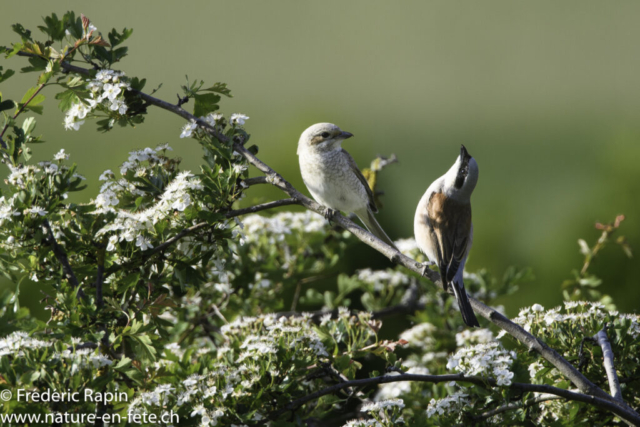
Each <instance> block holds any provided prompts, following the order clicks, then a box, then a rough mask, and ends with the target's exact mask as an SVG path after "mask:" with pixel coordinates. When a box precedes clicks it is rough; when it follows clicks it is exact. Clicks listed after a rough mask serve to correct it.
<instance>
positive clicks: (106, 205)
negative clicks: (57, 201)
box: [95, 171, 203, 251]
mask: <svg viewBox="0 0 640 427" xmlns="http://www.w3.org/2000/svg"><path fill="white" fill-rule="evenodd" d="M115 185H120V184H118V183H116V184H115ZM103 189H104V190H105V191H103V192H101V195H100V196H99V197H98V199H96V202H95V203H96V206H98V207H99V212H101V213H104V212H108V211H111V212H113V211H115V212H116V214H117V217H116V219H115V220H114V221H113V222H111V223H109V224H108V225H106V226H105V227H103V228H102V229H100V230H99V231H98V233H97V235H96V237H100V236H102V235H109V245H108V247H107V250H109V251H113V250H115V249H116V245H117V244H118V243H119V242H122V241H127V242H132V241H134V240H135V242H136V246H138V247H139V248H140V250H143V251H144V250H146V249H149V248H151V247H152V245H151V240H150V237H148V236H149V235H153V234H154V232H155V228H154V225H155V224H157V223H158V222H159V221H162V220H172V219H173V212H175V211H184V210H185V209H186V208H187V207H188V206H190V205H191V204H192V203H193V201H192V200H193V199H192V197H191V195H190V193H191V192H192V191H196V190H202V189H203V186H202V184H201V182H200V180H199V179H198V178H195V177H194V175H193V174H192V173H190V172H188V171H186V172H181V173H179V174H178V175H177V176H176V177H175V178H174V179H173V181H171V183H169V185H168V186H167V187H166V188H165V191H164V193H163V194H162V196H161V197H160V200H159V201H158V202H157V203H155V204H153V205H152V206H151V207H149V208H148V209H147V210H144V211H142V212H135V213H133V212H130V211H128V210H123V209H121V210H117V211H116V210H115V209H114V208H112V207H111V206H113V205H116V204H117V203H118V199H117V198H116V197H115V192H114V191H113V186H108V185H105V186H103Z"/></svg>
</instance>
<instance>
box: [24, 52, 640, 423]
mask: <svg viewBox="0 0 640 427" xmlns="http://www.w3.org/2000/svg"><path fill="white" fill-rule="evenodd" d="M18 54H19V55H21V56H33V55H31V54H28V53H25V52H20V53H18ZM61 66H62V68H63V69H64V70H65V71H67V72H75V73H79V74H82V75H90V74H91V71H90V70H87V69H85V68H81V67H77V66H74V65H71V64H69V63H68V62H64V61H63V62H62V63H61ZM133 92H134V93H136V94H138V96H140V98H141V99H142V100H144V101H146V102H147V103H148V104H151V105H155V106H157V107H160V108H162V109H164V110H167V111H170V112H172V113H174V114H177V115H178V116H180V117H182V118H184V119H185V120H190V121H193V122H195V123H196V124H197V125H198V126H200V127H201V128H203V129H206V130H207V132H209V134H211V135H212V136H214V137H215V138H216V139H217V140H218V141H220V142H222V143H226V144H230V143H232V144H233V149H234V150H235V151H237V152H238V153H240V154H241V155H242V156H243V157H244V158H245V159H246V160H247V161H248V162H249V163H250V164H251V165H253V166H254V167H255V168H257V169H258V170H259V171H260V172H262V173H263V174H265V175H266V181H267V182H269V183H271V184H272V185H274V186H275V187H277V188H279V189H281V190H282V191H284V192H285V193H286V194H287V195H289V197H290V198H292V199H295V200H296V201H297V203H298V204H300V205H302V206H304V207H305V208H307V209H309V210H311V211H314V212H316V213H318V214H321V215H323V213H324V212H325V211H326V209H325V207H324V206H322V205H320V204H319V203H316V202H315V201H313V200H311V199H310V198H308V197H307V196H305V195H304V194H302V193H300V192H299V191H298V190H296V189H295V188H294V187H293V186H292V185H291V184H290V183H289V182H288V181H286V180H285V179H284V178H283V177H282V176H281V175H280V174H278V173H277V172H276V171H274V170H273V169H271V168H270V167H269V166H268V165H266V164H265V163H264V162H262V161H261V160H260V159H258V158H257V157H256V156H255V155H254V154H253V153H251V152H250V151H249V150H247V149H246V148H244V146H243V144H242V141H230V140H229V138H227V137H226V136H225V135H223V134H221V133H220V132H219V131H218V130H216V129H215V128H214V127H212V126H211V125H209V124H208V123H206V122H205V121H204V120H202V119H200V118H198V117H195V116H194V115H192V114H190V113H189V112H187V111H186V110H184V109H183V108H181V107H180V106H177V105H174V104H171V103H169V102H166V101H163V100H161V99H158V98H155V97H153V96H151V95H148V94H146V93H144V92H140V91H133ZM333 220H334V221H335V222H336V223H337V224H339V225H340V226H342V227H343V228H344V229H346V230H348V231H350V232H351V233H352V234H354V235H355V236H356V237H357V238H358V239H360V240H361V241H362V242H364V243H366V244H367V245H369V246H371V247H372V248H374V249H376V250H377V251H378V252H380V253H381V254H382V255H384V256H386V257H387V258H389V259H390V260H391V261H392V262H395V263H397V264H399V265H402V266H404V267H406V268H408V269H409V270H411V271H413V272H415V273H418V274H421V273H422V272H423V265H422V264H420V263H419V262H417V261H415V260H413V259H411V258H409V257H407V256H406V255H404V254H402V253H401V252H399V251H398V250H397V249H396V248H393V247H391V246H389V245H387V244H386V243H384V242H383V241H381V240H380V239H378V238H377V237H375V236H374V235H373V234H371V233H369V232H368V231H366V230H364V229H363V228H361V227H359V226H358V225H356V224H355V223H354V222H353V221H351V220H350V219H348V218H346V217H345V216H343V215H341V214H336V215H335V216H334V217H333ZM198 226H201V227H200V228H203V227H205V226H206V225H201V224H198V225H196V226H194V227H198ZM191 228H193V227H191ZM180 234H182V233H180ZM186 234H188V232H187V233H186ZM186 234H184V235H186ZM184 235H182V236H180V237H183V236H184ZM176 237H177V236H176ZM170 240H173V241H172V242H171V243H169V245H170V244H172V243H175V241H177V240H178V239H175V238H174V239H170ZM168 242H169V241H167V242H165V243H168ZM67 264H68V263H67ZM424 275H425V276H426V277H427V278H428V279H429V280H430V281H431V282H433V283H434V284H435V285H437V286H439V287H441V288H443V285H442V281H441V280H440V275H439V274H438V273H437V272H435V271H433V270H430V269H426V271H424ZM76 283H77V280H76ZM443 290H445V292H446V291H447V290H446V289H444V288H443ZM80 291H81V290H80ZM469 299H470V301H471V305H472V306H473V309H474V311H475V312H476V313H477V314H480V315H481V316H482V317H484V318H485V319H487V320H489V321H490V322H491V323H493V324H494V325H496V326H498V327H499V328H501V329H503V330H504V331H506V332H507V333H508V334H510V335H511V336H513V337H514V338H516V339H517V340H518V341H520V342H521V343H522V344H524V345H525V346H526V347H527V348H528V349H529V350H531V351H536V352H537V353H539V354H540V355H541V356H542V357H543V358H545V359H546V360H547V361H549V362H550V363H551V364H552V365H553V366H554V367H556V368H557V369H558V370H559V371H560V372H561V373H562V374H563V375H565V376H566V377H567V378H568V379H569V380H570V381H571V382H573V383H574V384H575V385H576V386H577V387H578V389H579V390H580V391H581V392H582V393H584V394H580V393H574V392H569V391H567V390H563V389H557V393H558V395H560V394H559V393H563V397H566V398H568V399H572V400H577V401H581V402H585V403H592V404H594V405H597V406H600V407H602V408H605V409H608V410H610V411H611V412H613V413H615V414H617V415H618V416H620V417H621V418H622V419H624V420H625V421H627V422H631V423H634V424H636V425H640V415H639V414H638V413H637V412H635V411H633V410H632V409H630V408H629V407H628V406H627V405H625V403H624V402H620V401H618V400H617V399H614V398H613V397H611V396H610V395H609V394H607V393H606V392H605V391H603V390H602V389H601V388H599V387H598V386H597V385H595V384H594V383H593V382H591V381H590V380H589V379H588V378H586V377H585V376H584V375H583V374H582V373H581V372H580V371H578V370H577V369H576V368H575V367H574V366H573V365H572V364H571V363H569V362H568V361H567V360H566V359H564V358H563V357H562V356H561V355H559V354H558V353H557V352H556V351H555V350H553V349H552V348H550V347H549V346H548V345H546V344H545V343H544V342H542V341H541V340H538V339H537V338H536V337H534V336H533V335H531V334H530V333H528V332H527V331H525V330H524V329H523V328H522V327H521V326H519V325H517V324H515V323H513V322H512V321H511V320H509V319H508V318H507V317H505V316H503V315H502V314H500V313H499V312H497V311H496V310H494V309H493V308H491V307H488V306H486V305H485V304H483V303H482V302H480V301H478V300H476V299H475V298H472V297H470V298H469ZM405 375H407V374H405ZM382 378H383V380H380V379H378V380H379V381H380V382H378V383H377V384H382V383H384V382H393V380H395V381H398V379H397V377H382ZM385 378H389V379H390V380H384V379H385ZM371 380H374V379H367V380H357V381H364V382H365V383H366V382H368V381H371ZM482 381H483V383H484V381H486V379H482ZM344 384H348V383H342V384H337V385H336V386H333V387H338V388H337V389H340V388H342V387H344ZM353 385H357V384H350V385H349V386H353ZM523 386H528V387H532V388H536V389H539V390H538V391H540V392H549V391H548V389H549V388H552V387H550V386H541V385H533V384H524V385H523ZM541 388H542V389H541ZM325 391H326V392H325ZM530 391H535V390H533V389H530ZM323 392H324V393H323ZM331 392H333V389H331V388H329V389H325V390H324V391H323V390H321V391H320V392H316V393H314V394H311V395H309V396H306V397H305V398H302V399H298V400H296V401H294V402H292V403H291V404H289V405H288V406H287V407H289V406H291V405H293V404H294V403H296V404H297V405H301V404H303V403H306V402H308V401H310V400H313V399H316V398H318V397H320V396H323V395H325V394H328V393H331ZM318 393H321V394H318ZM302 400H304V401H302ZM287 410H288V409H287Z"/></svg>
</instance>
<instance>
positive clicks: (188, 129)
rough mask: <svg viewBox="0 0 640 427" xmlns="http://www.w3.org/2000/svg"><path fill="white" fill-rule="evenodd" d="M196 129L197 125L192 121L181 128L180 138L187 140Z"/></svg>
mask: <svg viewBox="0 0 640 427" xmlns="http://www.w3.org/2000/svg"><path fill="white" fill-rule="evenodd" d="M197 127H198V125H197V124H196V122H194V121H192V122H191V123H187V124H186V125H184V126H182V133H181V134H180V138H189V137H190V136H191V134H192V133H193V131H194V130H195V128H197Z"/></svg>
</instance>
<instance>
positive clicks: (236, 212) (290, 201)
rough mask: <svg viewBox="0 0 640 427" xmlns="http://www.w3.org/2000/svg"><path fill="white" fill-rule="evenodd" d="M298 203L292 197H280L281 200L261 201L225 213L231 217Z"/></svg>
mask: <svg viewBox="0 0 640 427" xmlns="http://www.w3.org/2000/svg"><path fill="white" fill-rule="evenodd" d="M299 204H300V202H298V201H297V200H296V199H293V198H290V199H282V200H276V201H274V202H268V203H263V204H261V205H255V206H249V207H248V208H244V209H237V210H234V211H229V212H227V213H226V215H227V218H233V217H236V216H241V215H246V214H252V213H256V212H260V211H266V210H267V209H273V208H278V207H280V206H288V205H299Z"/></svg>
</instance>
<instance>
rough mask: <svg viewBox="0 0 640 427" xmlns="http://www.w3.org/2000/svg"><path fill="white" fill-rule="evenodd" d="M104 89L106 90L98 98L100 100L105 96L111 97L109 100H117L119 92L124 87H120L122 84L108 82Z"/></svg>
mask: <svg viewBox="0 0 640 427" xmlns="http://www.w3.org/2000/svg"><path fill="white" fill-rule="evenodd" d="M102 89H103V90H104V92H103V93H102V95H100V97H99V98H98V99H99V100H100V101H102V100H103V99H105V98H109V101H111V102H113V101H115V100H116V97H117V96H118V94H119V93H120V92H121V91H122V89H121V88H120V85H117V84H111V83H106V84H105V85H104V86H103V88H102Z"/></svg>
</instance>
